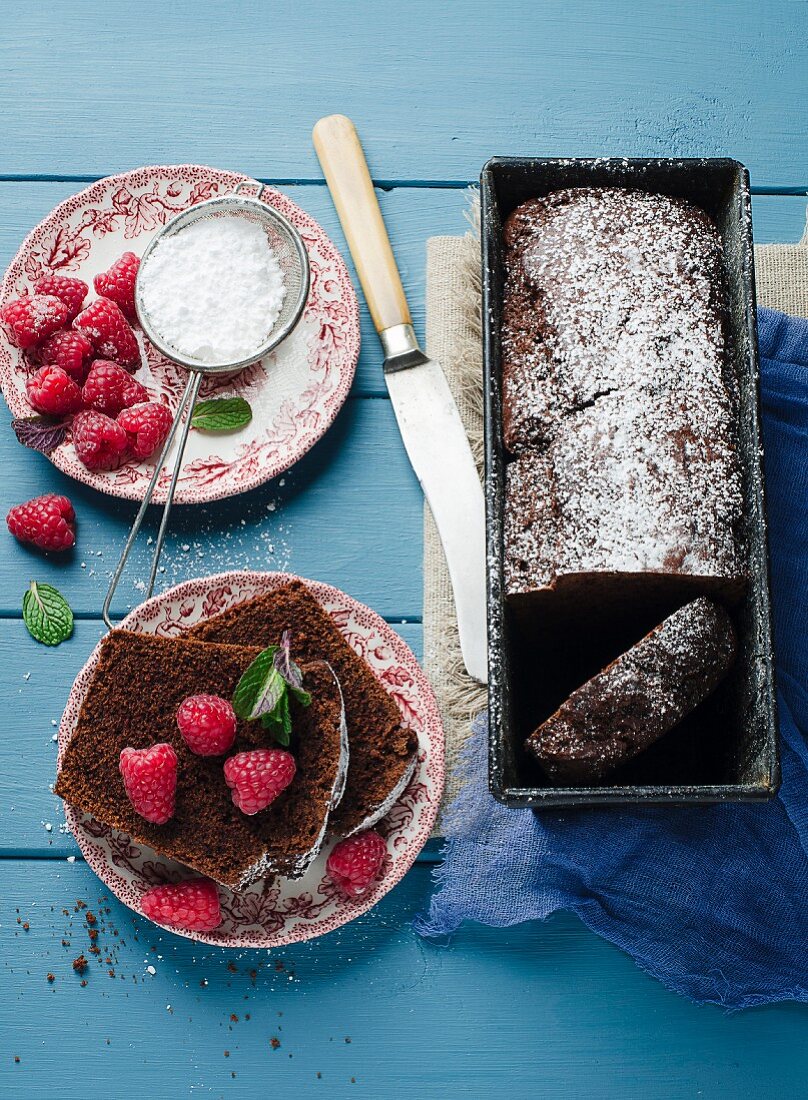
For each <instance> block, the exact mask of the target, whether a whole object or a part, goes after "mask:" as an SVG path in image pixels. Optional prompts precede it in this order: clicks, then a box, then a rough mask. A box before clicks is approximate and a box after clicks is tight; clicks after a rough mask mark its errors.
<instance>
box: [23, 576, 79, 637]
mask: <svg viewBox="0 0 808 1100" xmlns="http://www.w3.org/2000/svg"><path fill="white" fill-rule="evenodd" d="M22 617H23V619H24V620H25V625H26V626H27V627H28V633H29V634H30V635H31V637H32V638H34V639H36V641H38V642H42V643H43V645H58V644H59V643H60V642H63V641H64V640H65V639H66V638H69V637H70V635H71V634H72V633H73V612H72V611H71V610H70V605H69V604H68V602H67V600H66V599H65V598H64V596H63V595H62V593H61V592H60V591H59V590H58V588H54V587H53V586H52V585H50V584H38V583H37V582H36V581H31V587H30V588H29V589H28V591H27V592H26V593H25V595H24V596H23V598H22Z"/></svg>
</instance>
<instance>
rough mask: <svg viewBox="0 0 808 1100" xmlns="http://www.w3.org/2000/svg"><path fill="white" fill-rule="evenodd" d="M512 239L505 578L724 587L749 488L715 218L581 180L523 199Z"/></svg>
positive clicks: (608, 585) (732, 585) (542, 586)
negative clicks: (744, 487) (738, 441)
mask: <svg viewBox="0 0 808 1100" xmlns="http://www.w3.org/2000/svg"><path fill="white" fill-rule="evenodd" d="M505 247H506V254H505V270H506V282H505V291H504V302H503V324H502V386H503V423H504V439H505V444H506V447H507V448H508V450H509V451H510V452H511V454H512V455H514V456H515V461H513V462H512V463H511V465H510V466H509V470H508V479H507V480H508V488H507V500H506V535H505V556H506V590H507V592H508V594H509V595H511V596H516V597H520V598H523V597H525V596H526V595H528V594H539V595H541V594H542V593H546V592H553V593H556V592H557V593H558V594H562V592H563V593H566V595H568V596H570V597H573V598H574V597H575V595H576V593H577V591H578V589H579V588H584V589H586V590H587V591H588V592H589V591H591V590H592V589H593V585H594V590H595V591H597V592H600V593H601V594H603V596H604V598H607V597H608V595H609V593H610V592H611V593H615V592H617V593H631V592H633V591H637V592H638V594H639V595H640V596H641V595H642V590H643V586H644V585H646V584H647V585H648V586H654V587H657V588H658V587H660V586H663V587H664V586H665V585H666V584H667V588H668V589H669V591H670V594H671V595H673V596H678V597H680V598H682V599H688V598H692V594H693V591H694V589H695V590H696V591H706V592H710V593H714V594H720V595H721V596H722V597H724V598H726V599H728V600H731V599H734V598H735V597H736V596H737V595H738V594H739V592H740V591H741V590H742V588H743V585H744V570H743V567H742V562H741V555H740V553H739V527H740V520H741V487H740V470H739V464H738V459H737V453H736V446H735V432H734V403H735V394H734V385H733V380H732V377H731V374H730V372H729V369H728V366H727V356H726V347H725V336H724V314H725V303H724V297H725V295H724V282H723V274H722V258H721V243H720V239H719V236H718V233H717V230H716V228H715V226H713V225H712V223H711V222H710V220H709V218H708V217H707V215H706V214H705V213H704V212H703V211H701V210H699V209H698V208H697V207H695V206H693V205H692V204H690V203H688V202H685V201H684V200H681V199H675V198H669V197H667V196H664V195H650V194H646V193H644V192H640V191H632V190H624V189H618V188H602V189H595V188H575V189H568V190H565V191H558V192H555V193H553V194H550V195H548V196H546V197H545V198H542V199H533V200H530V201H528V202H526V203H524V204H523V205H522V206H520V207H518V208H517V209H516V210H515V211H514V212H513V213H512V214H511V216H510V218H509V219H508V222H507V224H506V227H505ZM630 578H633V579H630ZM694 578H695V579H696V581H697V583H696V584H688V582H689V581H691V580H692V579H694ZM680 581H681V582H683V583H682V584H680V583H679V582H680Z"/></svg>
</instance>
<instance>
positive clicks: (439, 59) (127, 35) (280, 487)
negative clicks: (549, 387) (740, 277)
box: [0, 0, 808, 1100]
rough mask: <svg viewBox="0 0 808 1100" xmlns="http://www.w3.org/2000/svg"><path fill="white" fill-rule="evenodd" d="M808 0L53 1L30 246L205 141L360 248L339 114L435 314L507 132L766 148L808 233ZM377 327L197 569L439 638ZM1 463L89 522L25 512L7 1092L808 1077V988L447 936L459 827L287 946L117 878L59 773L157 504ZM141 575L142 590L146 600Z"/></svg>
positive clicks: (530, 930) (21, 128)
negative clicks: (128, 544) (118, 894)
mask: <svg viewBox="0 0 808 1100" xmlns="http://www.w3.org/2000/svg"><path fill="white" fill-rule="evenodd" d="M807 16H808V9H807V8H806V6H805V4H804V3H795V2H789V0H770V2H769V3H768V4H767V5H765V14H764V11H763V6H762V5H758V4H756V3H753V2H751V0H735V2H726V0H712V2H710V3H703V2H701V0H682V2H680V3H678V4H671V3H670V2H669V0H602V2H596V0H543V2H541V3H535V2H532V0H499V2H498V3H491V2H485V0H464V2H457V3H449V4H438V3H435V2H434V0H405V2H404V3H397V4H396V3H388V2H386V0H375V2H370V0H346V2H345V3H342V4H336V3H328V4H326V3H323V2H321V0H307V2H305V3H300V2H299V0H284V2H275V3H259V2H258V0H230V2H229V3H220V2H213V0H211V2H202V3H200V0H194V2H191V0H173V2H172V3H170V4H165V3H162V2H157V0H141V2H140V3H139V4H137V5H134V4H132V5H128V4H127V5H114V4H109V3H101V2H91V0H73V2H72V3H71V4H69V5H63V4H58V3H56V0H46V2H45V3H41V4H31V5H24V6H22V7H19V8H15V10H14V12H13V15H12V13H11V11H10V10H9V11H8V12H7V13H6V18H5V22H4V31H3V35H2V36H1V37H0V73H2V77H0V110H2V118H3V140H2V143H1V144H0V264H2V265H5V264H6V263H7V262H8V261H9V260H10V258H11V256H12V255H13V253H14V251H15V250H16V248H17V246H18V245H19V242H20V240H21V238H22V236H23V235H24V233H25V232H26V231H27V230H28V229H29V228H31V227H32V226H33V225H34V224H35V223H36V222H37V221H38V220H39V219H40V218H41V217H42V216H43V215H44V214H46V213H47V212H48V211H49V210H50V208H51V207H52V206H53V205H54V204H55V203H56V202H58V201H59V200H60V199H62V198H64V197H65V196H66V195H69V194H70V193H71V192H73V191H75V190H77V189H79V187H80V186H81V185H82V183H83V182H85V181H88V180H93V179H96V178H97V177H99V176H103V175H107V174H110V173H112V172H116V171H119V170H122V169H126V168H130V167H134V166H136V165H139V164H144V163H161V162H162V163H171V162H175V163H176V162H181V161H196V162H200V163H203V164H212V165H216V166H219V167H223V168H232V169H236V170H239V171H243V172H246V173H249V174H251V175H254V176H256V177H258V178H260V179H264V180H268V181H271V182H274V183H276V184H278V185H280V186H282V187H283V188H285V189H286V190H288V191H289V193H290V194H292V196H293V197H294V199H295V200H296V201H297V202H298V203H299V204H300V205H301V206H303V207H305V208H306V209H307V210H309V211H310V212H311V213H312V214H313V215H314V216H315V217H316V218H317V219H318V220H320V221H321V222H322V224H323V225H324V226H325V227H326V229H327V231H328V232H329V233H331V234H332V235H333V237H334V239H335V240H336V241H337V242H338V243H339V245H340V247H341V248H343V249H344V247H345V246H344V240H343V238H342V235H341V233H340V230H339V228H338V225H337V221H336V217H335V215H334V213H333V211H332V208H331V204H330V201H329V198H328V195H327V193H326V191H325V189H324V187H323V184H322V180H321V176H320V173H319V170H318V166H317V163H316V159H315V156H314V153H313V151H312V148H311V143H310V130H311V126H312V124H313V122H314V121H315V120H316V119H317V118H318V117H320V116H321V115H323V114H327V113H330V112H332V111H341V112H344V113H346V114H349V115H351V116H352V117H353V118H354V119H355V121H356V123H357V126H358V128H359V130H360V133H361V135H362V137H363V139H364V141H365V144H366V149H367V153H368V158H369V161H370V164H371V170H372V172H373V175H374V178H375V179H376V181H377V182H378V187H379V196H380V199H381V203H382V208H383V211H384V214H385V217H386V218H387V224H388V226H389V229H390V234H391V237H392V240H393V245H394V248H395V251H396V254H397V257H398V260H399V263H400V266H401V271H402V275H403V279H404V283H405V286H406V289H407V292H408V294H409V296H410V301H411V304H412V307H413V312H414V315H415V321H416V327H419V328H420V327H422V325H423V317H424V311H423V288H424V242H425V240H426V238H427V237H428V236H429V235H431V234H435V233H454V232H458V233H459V232H462V231H463V229H464V221H463V209H464V203H465V196H464V188H465V187H466V186H467V184H468V183H469V182H471V181H473V180H474V179H475V178H476V176H477V174H478V172H479V169H480V166H481V165H482V163H483V162H484V161H485V160H486V159H487V158H488V157H489V156H490V155H492V154H531V153H532V154H540V155H541V154H544V155H552V154H573V155H586V154H600V153H604V154H605V153H610V154H627V155H640V154H650V155H667V154H683V155H691V154H697V153H698V154H708V155H729V156H733V157H737V158H739V159H740V160H742V161H744V162H745V163H746V164H747V165H748V166H749V169H750V171H751V175H752V181H753V184H754V187H755V196H754V219H755V235H756V238H757V240H758V241H760V242H765V241H790V240H795V239H797V238H798V237H799V236H800V234H801V230H802V226H803V222H804V217H805V198H804V196H805V194H806V190H808V163H806V139H805V120H806V117H808V81H806V75H808V74H807V73H806V60H805V40H806V33H808V18H807ZM363 337H364V341H365V342H364V347H363V351H362V357H361V361H360V366H359V371H358V374H357V378H356V383H355V385H354V388H353V392H352V394H351V397H350V399H349V400H348V402H347V403H346V406H345V408H344V410H343V411H342V412H341V414H340V416H339V418H338V420H337V423H336V425H335V427H334V428H333V430H332V431H331V432H329V433H328V435H327V437H326V438H325V439H324V440H323V441H322V442H321V443H320V444H319V445H318V446H317V447H316V448H315V449H314V450H313V451H312V452H311V454H309V455H308V456H307V457H306V458H305V459H304V460H303V461H302V462H301V463H300V464H299V465H298V466H297V467H296V468H295V469H294V470H293V471H292V472H291V473H290V474H289V475H287V477H286V478H285V480H284V482H283V483H280V482H279V483H275V484H271V485H268V486H266V487H265V488H264V489H261V490H258V491H256V492H254V493H251V494H248V495H246V496H244V497H242V498H238V499H235V500H232V501H229V502H225V503H222V504H216V505H211V506H210V507H207V508H201V509H195V510H180V512H179V513H178V514H177V520H176V523H175V524H174V530H173V534H172V538H171V541H170V543H169V547H168V551H167V558H166V566H167V571H166V574H165V576H164V580H165V582H166V583H171V582H174V581H177V580H180V579H182V578H185V577H188V576H192V575H198V574H201V573H209V572H215V571H217V570H219V569H222V568H228V567H236V566H242V565H244V566H246V565H250V566H253V567H257V568H266V569H275V568H289V569H292V570H294V571H295V572H298V573H300V574H302V575H304V576H310V577H316V578H320V579H322V580H326V581H329V582H331V583H333V584H335V585H338V586H339V587H341V588H343V589H345V590H347V591H348V592H350V593H351V594H352V595H354V596H356V597H357V598H358V599H360V600H363V601H365V602H367V603H369V604H370V605H371V606H373V607H375V608H376V609H377V610H378V611H379V612H380V613H381V614H383V615H384V616H385V617H386V618H387V619H388V620H389V621H390V622H391V623H393V624H395V625H396V629H398V630H400V631H401V633H402V635H403V636H404V637H405V638H406V639H407V641H408V642H409V643H410V644H411V645H412V646H413V648H414V649H415V650H416V652H419V651H420V645H421V627H420V612H421V605H422V574H421V497H420V493H419V490H418V486H417V484H416V482H415V480H414V478H413V476H412V474H411V472H410V470H409V467H408V465H407V462H406V460H405V456H404V452H403V448H402V445H401V442H400V439H399V437H398V434H397V432H396V429H395V424H394V420H393V416H392V413H391V410H390V407H389V403H388V402H387V401H386V400H385V399H384V397H385V394H384V387H383V382H382V375H381V369H380V355H379V350H378V346H377V341H376V339H375V337H374V335H373V333H372V330H371V328H370V325H369V320H368V317H367V314H364V315H363ZM4 415H5V416H6V419H7V414H4ZM0 468H2V471H3V479H2V483H3V492H2V505H3V512H5V511H6V510H7V508H8V506H10V505H11V504H12V503H15V502H17V501H18V500H22V499H25V498H27V497H29V496H33V495H36V494H38V493H42V492H45V491H49V490H56V491H61V492H67V493H69V494H70V496H71V497H72V499H73V501H74V503H75V506H76V509H77V511H78V513H79V515H80V518H81V538H80V546H79V552H78V553H76V554H75V556H74V557H73V558H72V560H71V561H70V562H69V563H67V564H59V563H58V562H54V561H48V560H44V559H43V558H42V557H41V556H40V555H38V554H34V553H29V552H28V551H26V550H25V549H23V548H21V547H20V546H18V545H17V544H16V543H14V541H13V540H12V539H11V538H10V537H2V536H0V670H2V671H1V672H0V675H2V687H3V710H4V714H3V722H2V734H1V735H0V856H1V857H2V859H3V865H2V875H3V878H2V887H0V922H1V926H0V937H2V964H0V976H1V978H0V1036H1V1040H0V1093H2V1095H4V1096H9V1097H14V1098H18V1097H19V1098H21V1100H22V1098H29V1097H32V1098H33V1097H46V1096H47V1097H51V1096H67V1095H93V1096H98V1097H104V1098H107V1097H109V1098H118V1097H134V1096H140V1095H145V1096H154V1097H161V1098H162V1097H169V1096H171V1097H174V1096H177V1097H180V1096H186V1095H194V1096H196V1095H199V1096H227V1095H233V1096H237V1095H240V1096H243V1097H264V1096H268V1095H272V1096H275V1095H277V1096H284V1097H308V1096H330V1097H342V1096H354V1095H364V1096H370V1097H374V1098H376V1097H384V1098H386V1097H392V1096H398V1095H404V1094H407V1095H411V1096H415V1097H418V1098H419V1100H420V1098H432V1097H445V1096H469V1097H474V1098H485V1097H489V1096H491V1097H493V1096H499V1095H501V1094H502V1093H503V1092H506V1093H508V1094H510V1095H512V1096H515V1097H522V1096H547V1097H589V1096H597V1097H621V1098H626V1097H642V1098H649V1097H660V1098H665V1100H671V1098H678V1097H697V1096H704V1097H733V1098H734V1097H747V1096H748V1097H756V1096H762V1095H764V1094H766V1095H771V1096H772V1097H785V1096H797V1095H804V1092H805V1078H806V1073H808V1052H806V1045H805V1029H806V1024H808V1014H807V1013H806V1010H805V1009H803V1008H800V1007H796V1006H782V1007H773V1008H768V1009H760V1010H756V1011H752V1012H748V1013H745V1014H743V1015H741V1016H736V1017H728V1016H726V1015H724V1014H723V1013H722V1012H721V1011H720V1010H719V1009H717V1008H713V1007H706V1008H698V1007H695V1006H693V1005H691V1004H689V1003H687V1002H686V1001H684V1000H682V999H681V998H678V997H676V996H674V995H673V994H671V993H668V992H667V991H666V990H664V989H663V988H662V987H661V986H659V985H658V984H657V983H655V982H654V981H652V980H651V979H650V978H648V977H646V976H645V975H644V974H642V973H640V972H639V971H638V970H637V969H636V968H635V967H634V964H633V963H632V962H631V961H630V960H629V959H627V958H626V957H624V956H623V955H621V954H620V953H619V952H618V951H616V950H615V949H614V948H613V947H611V946H610V945H608V944H606V943H604V942H602V941H600V940H598V939H596V938H595V937H594V936H592V935H591V934H590V933H589V932H588V931H586V930H585V929H584V928H583V927H582V926H581V925H579V924H578V923H577V922H576V921H575V920H573V919H571V918H563V917H561V918H557V919H555V920H552V921H551V922H549V923H548V924H546V925H537V924H530V925H524V926H521V927H518V928H514V929H510V930H507V931H496V930H490V929H485V928H479V927H466V928H465V929H463V930H462V932H461V933H460V934H459V935H458V937H457V938H456V940H455V941H454V942H453V943H452V945H451V946H449V947H436V946H432V945H429V944H426V943H424V942H422V941H421V940H419V939H417V938H416V937H415V936H414V934H413V932H412V931H411V928H410V921H411V918H412V916H413V914H414V913H415V912H416V911H417V910H418V909H419V908H420V907H422V906H423V905H424V903H425V901H426V899H427V897H428V894H429V890H430V873H431V869H432V863H433V862H434V859H435V856H434V855H433V854H430V853H427V854H425V855H424V856H422V858H421V859H420V860H419V862H418V863H417V864H416V866H415V867H414V869H413V870H412V871H411V873H410V874H409V875H408V876H407V877H406V879H405V880H404V882H403V883H402V884H401V885H400V886H398V887H397V888H396V889H395V890H394V891H393V892H392V893H391V894H389V895H388V896H387V897H386V898H385V899H384V901H383V902H382V903H381V904H380V905H379V906H378V907H377V909H376V910H374V911H373V912H372V913H370V914H369V915H367V916H366V917H364V918H362V919H361V920H358V921H357V922H356V923H355V924H353V925H351V926H349V927H346V928H344V929H342V930H341V931H339V932H336V933H333V934H332V935H330V936H327V937H325V938H324V939H322V940H320V941H315V942H314V943H309V944H305V945H302V946H298V947H294V948H290V949H288V950H284V951H279V952H277V953H274V954H272V955H267V954H266V953H257V952H236V953H225V952H221V951H214V950H211V949H204V948H199V947H197V946H195V945H193V944H192V943H190V942H188V941H186V940H182V939H179V938H177V937H174V936H171V935H168V934H162V933H160V932H158V931H157V930H156V929H155V928H154V927H153V926H151V925H149V924H148V923H147V922H146V921H143V920H141V919H139V918H135V917H134V916H133V915H132V914H131V913H130V912H129V911H128V910H126V909H125V908H124V907H123V906H121V905H120V904H118V903H117V902H116V901H115V900H114V899H110V898H109V897H108V896H106V894H105V892H104V890H103V889H102V888H101V886H100V884H99V882H98V881H97V880H96V879H95V877H94V876H93V874H92V873H91V872H90V871H89V870H88V869H87V867H86V866H85V865H84V864H83V863H82V861H81V859H80V858H76V852H77V849H76V847H75V845H74V843H73V841H72V839H71V837H70V836H69V835H65V833H64V832H63V831H62V829H61V828H60V826H61V824H62V822H63V816H62V813H61V809H60V805H59V801H58V799H56V798H55V797H54V796H53V795H52V793H51V792H50V790H49V786H48V785H49V784H50V783H51V782H52V780H53V773H54V761H55V755H56V747H55V744H54V743H53V734H54V726H55V722H56V720H57V719H58V717H59V715H60V713H61V710H62V707H63V705H64V702H65V699H66V697H67V693H68V690H69V687H70V684H71V682H72V680H73V677H74V675H75V673H76V672H77V670H78V669H79V667H80V666H81V665H82V663H83V662H84V660H85V658H86V657H87V655H88V653H89V651H90V649H91V647H92V645H93V644H94V642H95V641H96V639H97V638H98V637H99V636H100V634H101V632H102V626H101V623H100V619H99V610H100V606H101V601H102V598H103V594H104V592H105V590H106V585H107V577H108V571H109V569H110V567H111V565H112V564H113V563H114V561H115V560H116V556H117V553H118V550H119V547H120V545H121V540H122V538H123V536H124V533H125V531H126V529H127V527H128V525H129V523H130V521H131V518H132V508H131V507H130V506H129V505H127V504H125V503H122V502H118V501H114V500H112V499H110V498H106V497H101V496H99V495H98V494H96V493H94V492H92V491H90V490H86V489H83V488H81V487H78V486H76V485H74V484H72V483H69V482H68V481H67V480H66V479H65V478H63V477H62V476H61V475H60V474H58V473H57V472H55V471H54V470H53V468H52V467H51V466H50V465H49V463H48V462H47V460H45V459H44V458H41V457H40V456H37V455H35V454H33V453H32V452H27V451H24V450H23V449H22V448H20V447H18V446H17V444H16V443H15V441H14V439H13V437H12V434H11V432H10V431H9V430H7V429H6V428H5V426H4V430H3V431H2V432H0ZM270 503H274V504H275V505H276V507H275V508H274V510H268V508H267V505H268V504H270ZM323 531H327V532H328V537H327V538H323V537H322V532H323ZM360 533H361V539H360V537H359V535H360ZM183 543H193V545H194V553H193V554H188V553H183V552H182V551H181V544H183ZM140 564H141V566H142V564H143V559H141V561H140ZM31 576H36V577H37V578H39V579H41V580H47V581H51V582H53V583H56V584H58V586H59V587H60V588H61V589H62V590H64V591H65V592H66V593H67V594H68V596H69V598H70V600H71V602H72V604H73V606H74V608H75V609H76V612H77V617H78V622H77V625H76V631H75V635H74V637H73V638H72V639H71V640H70V641H69V642H68V643H66V644H65V645H63V646H61V647H60V648H59V649H57V650H54V651H50V650H46V649H44V648H43V647H40V646H37V645H36V644H35V643H34V642H33V641H31V640H30V639H29V638H28V636H27V634H26V632H25V629H24V627H23V625H22V622H21V619H20V605H21V598H22V593H23V590H24V588H25V587H26V585H27V581H28V579H29V577H31ZM135 602H137V599H136V593H135V591H134V589H133V588H132V587H131V586H130V587H128V588H127V587H126V586H124V587H123V588H122V589H121V597H120V609H121V610H122V609H123V608H124V607H125V606H126V605H127V604H130V603H135ZM77 899H80V900H81V902H83V903H86V904H87V905H88V906H89V907H90V909H91V910H92V911H93V912H94V913H95V914H96V916H97V918H98V923H97V925H96V927H97V928H98V929H99V930H100V931H99V937H98V941H97V942H98V943H99V944H100V945H101V948H102V954H101V955H100V956H99V957H98V958H97V959H94V961H93V965H92V967H91V969H90V972H89V974H88V975H86V976H85V977H86V980H87V984H86V985H85V986H82V985H81V984H80V978H79V976H78V975H76V974H74V973H73V972H72V969H71V960H72V959H73V958H74V957H75V956H76V955H77V954H78V953H79V952H81V951H83V950H86V948H87V946H88V945H89V940H88V936H87V927H88V926H87V922H86V919H85V910H83V909H81V908H80V907H77ZM48 973H51V974H53V975H54V980H53V981H52V982H49V981H48V980H47V974H48Z"/></svg>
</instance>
